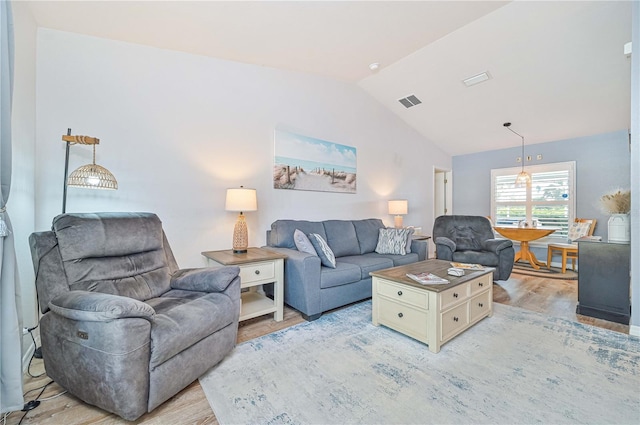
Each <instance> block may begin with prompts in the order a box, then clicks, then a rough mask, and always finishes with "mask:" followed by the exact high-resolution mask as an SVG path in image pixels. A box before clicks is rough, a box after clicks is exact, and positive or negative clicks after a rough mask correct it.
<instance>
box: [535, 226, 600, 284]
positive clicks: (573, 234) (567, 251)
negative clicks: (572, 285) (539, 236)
mask: <svg viewBox="0 0 640 425" xmlns="http://www.w3.org/2000/svg"><path fill="white" fill-rule="evenodd" d="M596 221H597V220H596V219H592V218H576V219H575V221H574V222H573V223H571V226H569V232H568V238H567V243H550V244H549V245H547V268H550V267H551V259H552V257H553V253H554V252H559V253H560V255H562V273H565V272H566V271H567V259H570V260H571V270H574V271H575V269H576V260H577V259H578V244H576V243H575V241H576V240H577V239H580V238H583V237H590V236H592V235H593V231H594V230H595V228H596Z"/></svg>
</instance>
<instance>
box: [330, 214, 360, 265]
mask: <svg viewBox="0 0 640 425" xmlns="http://www.w3.org/2000/svg"><path fill="white" fill-rule="evenodd" d="M324 231H325V233H326V234H327V238H326V241H327V243H328V244H329V246H330V247H331V249H332V250H333V253H334V254H335V255H336V257H344V256H345V255H358V254H360V244H359V243H358V237H357V236H356V228H355V227H354V226H353V222H352V221H346V220H326V221H324Z"/></svg>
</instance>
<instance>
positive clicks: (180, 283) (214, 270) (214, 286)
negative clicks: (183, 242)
mask: <svg viewBox="0 0 640 425" xmlns="http://www.w3.org/2000/svg"><path fill="white" fill-rule="evenodd" d="M239 274H240V267H238V266H225V267H202V268H196V269H180V270H178V271H176V272H175V273H174V274H173V275H172V276H171V288H173V289H182V290H185V291H198V292H224V291H225V290H226V289H227V287H228V286H229V284H231V282H233V279H235V278H236V277H237V276H238V275H239Z"/></svg>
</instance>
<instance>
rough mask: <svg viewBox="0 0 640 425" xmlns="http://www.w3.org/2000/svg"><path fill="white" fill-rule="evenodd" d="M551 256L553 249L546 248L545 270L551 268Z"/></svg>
mask: <svg viewBox="0 0 640 425" xmlns="http://www.w3.org/2000/svg"><path fill="white" fill-rule="evenodd" d="M552 256H553V248H547V268H548V269H550V268H551V257H552Z"/></svg>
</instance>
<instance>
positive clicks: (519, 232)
mask: <svg viewBox="0 0 640 425" xmlns="http://www.w3.org/2000/svg"><path fill="white" fill-rule="evenodd" d="M494 229H495V231H496V232H498V233H500V234H501V235H502V236H504V237H505V238H507V239H511V240H514V241H518V242H520V251H518V252H517V253H516V256H515V258H514V260H513V262H514V263H517V262H518V261H519V260H522V261H527V262H529V264H531V267H533V268H534V269H536V270H539V269H540V266H541V265H545V264H544V263H541V262H539V261H538V259H537V258H536V256H535V255H534V254H533V252H531V250H529V242H531V241H535V240H536V239H540V238H544V237H545V236H548V235H550V234H552V233H553V232H555V231H556V229H550V228H544V227H494Z"/></svg>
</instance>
